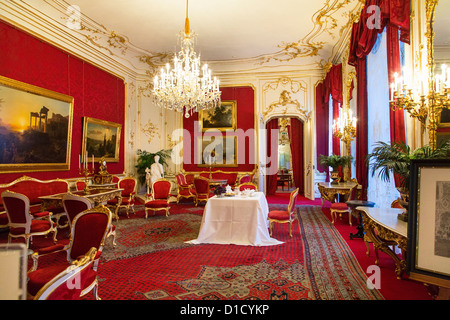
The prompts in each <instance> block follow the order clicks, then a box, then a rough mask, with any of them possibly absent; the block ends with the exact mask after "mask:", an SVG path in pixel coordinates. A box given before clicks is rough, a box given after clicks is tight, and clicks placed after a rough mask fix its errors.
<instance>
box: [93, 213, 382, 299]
mask: <svg viewBox="0 0 450 320" xmlns="http://www.w3.org/2000/svg"><path fill="white" fill-rule="evenodd" d="M297 217H298V220H297V221H296V222H295V223H294V226H293V237H292V238H290V237H289V232H288V226H287V224H284V225H276V226H275V228H274V234H273V237H274V238H277V239H278V240H280V241H283V242H284V244H282V245H277V246H268V247H252V246H236V245H213V244H205V245H191V244H185V243H184V241H185V240H191V239H195V238H196V237H197V234H198V228H199V226H200V220H201V216H199V215H196V214H176V215H171V216H169V218H166V217H165V216H164V217H160V218H159V217H152V218H151V219H150V218H149V219H127V220H121V221H119V222H118V224H117V228H118V235H117V243H118V246H117V247H116V248H115V249H111V248H108V249H106V251H105V252H104V255H105V257H103V255H102V257H103V259H104V261H105V262H103V263H101V264H100V266H99V281H100V287H99V290H100V296H101V297H102V299H105V300H108V299H116V300H117V299H127V300H130V299H133V300H136V299H140V300H185V299H193V300H226V299H233V300H257V299H263V300H280V299H285V300H301V299H306V300H378V299H383V297H382V296H381V294H380V293H379V292H378V291H377V290H369V289H368V288H367V286H366V278H367V275H365V274H364V272H363V271H362V270H361V268H360V266H359V264H358V263H357V261H356V259H355V257H354V256H353V254H352V253H351V250H350V249H349V248H348V245H347V244H346V243H345V241H344V240H343V239H342V237H341V236H340V235H339V234H338V233H337V231H336V230H335V228H334V227H333V226H332V225H331V223H330V222H329V220H328V219H327V218H326V217H325V215H324V214H323V213H322V212H321V209H320V207H312V206H308V207H307V206H298V207H297ZM132 220H136V221H132ZM122 221H123V222H122ZM125 230H126V231H125ZM107 247H111V246H110V245H108V246H107Z"/></svg>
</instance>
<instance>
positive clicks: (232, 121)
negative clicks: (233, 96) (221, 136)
mask: <svg viewBox="0 0 450 320" xmlns="http://www.w3.org/2000/svg"><path fill="white" fill-rule="evenodd" d="M236 107H237V104H236V101H234V100H231V101H222V103H221V104H220V106H218V107H217V108H212V109H207V110H200V111H199V121H200V125H201V127H202V131H203V132H205V131H207V130H208V129H217V130H220V131H227V130H236Z"/></svg>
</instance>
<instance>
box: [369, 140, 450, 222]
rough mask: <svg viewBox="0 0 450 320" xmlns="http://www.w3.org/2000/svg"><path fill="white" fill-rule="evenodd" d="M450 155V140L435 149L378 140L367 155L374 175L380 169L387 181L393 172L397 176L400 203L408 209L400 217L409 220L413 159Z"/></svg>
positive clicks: (447, 156)
mask: <svg viewBox="0 0 450 320" xmlns="http://www.w3.org/2000/svg"><path fill="white" fill-rule="evenodd" d="M449 157H450V141H444V142H443V143H441V144H440V145H439V146H438V147H437V148H436V149H434V150H433V149H431V147H430V146H423V147H420V148H417V149H415V150H414V151H412V150H411V148H410V147H409V146H408V145H407V144H405V143H404V142H397V143H393V144H389V143H386V142H382V141H378V142H376V143H375V147H374V149H373V152H372V153H370V154H369V155H368V156H367V162H368V163H369V166H370V167H371V169H372V171H371V172H372V176H374V175H375V173H376V172H377V171H378V170H379V171H378V176H379V177H380V178H381V179H382V180H383V181H385V182H390V178H391V174H392V173H393V174H394V176H395V177H396V178H397V182H398V186H397V190H398V191H399V192H400V203H401V205H402V206H403V208H405V209H406V212H405V213H404V214H401V215H399V219H401V220H403V221H407V219H408V203H409V184H410V162H411V160H412V159H441V158H449Z"/></svg>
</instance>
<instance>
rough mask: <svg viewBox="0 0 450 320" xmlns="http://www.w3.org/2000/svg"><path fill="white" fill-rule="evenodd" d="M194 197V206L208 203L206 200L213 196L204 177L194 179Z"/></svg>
mask: <svg viewBox="0 0 450 320" xmlns="http://www.w3.org/2000/svg"><path fill="white" fill-rule="evenodd" d="M194 195H195V205H196V206H197V205H198V203H199V202H208V199H209V198H210V197H212V196H213V195H214V194H211V193H210V187H209V179H206V178H204V177H197V178H194Z"/></svg>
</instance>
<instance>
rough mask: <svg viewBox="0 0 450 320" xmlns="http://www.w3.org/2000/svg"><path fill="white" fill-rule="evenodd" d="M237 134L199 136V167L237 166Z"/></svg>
mask: <svg viewBox="0 0 450 320" xmlns="http://www.w3.org/2000/svg"><path fill="white" fill-rule="evenodd" d="M237 143H238V141H237V137H236V136H203V137H199V138H198V159H199V162H198V166H199V167H237V166H238V162H237V159H238V157H237Z"/></svg>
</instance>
